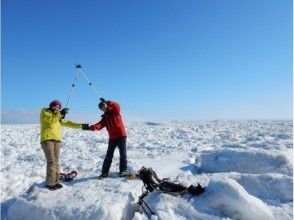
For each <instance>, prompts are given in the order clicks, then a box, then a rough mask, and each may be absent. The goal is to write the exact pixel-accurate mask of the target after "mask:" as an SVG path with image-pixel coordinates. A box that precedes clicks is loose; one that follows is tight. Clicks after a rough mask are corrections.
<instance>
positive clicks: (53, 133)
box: [40, 108, 82, 142]
mask: <svg viewBox="0 0 294 220" xmlns="http://www.w3.org/2000/svg"><path fill="white" fill-rule="evenodd" d="M61 118H62V116H61V114H60V113H59V112H58V113H56V114H54V113H53V112H52V111H50V110H49V109H47V108H43V109H42V110H41V113H40V125H41V142H42V141H47V140H55V141H61V126H65V127H70V128H82V124H76V123H73V122H71V121H68V120H66V119H61Z"/></svg>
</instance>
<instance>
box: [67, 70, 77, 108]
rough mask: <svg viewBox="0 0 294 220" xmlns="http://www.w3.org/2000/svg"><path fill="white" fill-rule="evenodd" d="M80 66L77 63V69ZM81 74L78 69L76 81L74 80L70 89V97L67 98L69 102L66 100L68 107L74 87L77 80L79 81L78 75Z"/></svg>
mask: <svg viewBox="0 0 294 220" xmlns="http://www.w3.org/2000/svg"><path fill="white" fill-rule="evenodd" d="M77 68H78V65H76V69H77ZM78 75H79V72H78V71H76V75H75V78H74V81H73V83H72V85H71V90H70V94H69V96H68V99H67V102H66V106H65V107H66V108H67V106H68V103H69V100H70V98H71V95H72V92H73V88H74V87H75V82H76V81H77V76H78Z"/></svg>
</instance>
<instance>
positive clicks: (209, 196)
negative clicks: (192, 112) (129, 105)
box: [0, 121, 293, 220]
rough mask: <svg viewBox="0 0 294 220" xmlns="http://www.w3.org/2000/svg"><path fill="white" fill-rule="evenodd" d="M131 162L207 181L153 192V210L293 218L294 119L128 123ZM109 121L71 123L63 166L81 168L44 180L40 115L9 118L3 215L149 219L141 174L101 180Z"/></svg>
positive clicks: (186, 215)
mask: <svg viewBox="0 0 294 220" xmlns="http://www.w3.org/2000/svg"><path fill="white" fill-rule="evenodd" d="M126 127H127V131H128V140H127V148H128V169H129V171H136V170H138V169H140V168H141V166H145V167H152V168H153V170H155V171H156V173H157V174H158V175H159V177H160V178H165V177H169V178H170V179H171V180H177V181H179V182H181V183H182V184H184V185H186V186H188V185H191V184H193V185H197V183H200V184H201V185H202V186H205V187H206V191H205V192H204V193H203V194H201V195H200V196H198V197H193V198H192V199H191V200H190V201H188V199H187V198H186V197H174V196H171V195H167V194H161V193H158V192H153V193H151V194H150V195H149V196H147V197H146V198H145V201H146V203H147V204H148V205H149V206H150V207H151V208H152V210H153V211H154V212H155V215H154V216H152V217H151V218H152V219H205V220H206V219H254V220H256V219H262V220H263V219H267V220H269V219H285V220H287V219H289V220H290V219H293V212H292V210H293V141H292V140H293V136H292V135H293V126H292V121H207V122H203V121H202V122H199V121H195V122H176V121H175V122H162V123H159V124H158V123H153V122H148V123H143V122H136V123H135V122H132V123H127V126H126ZM107 141H108V136H107V134H106V132H105V131H103V132H91V131H81V130H75V129H67V128H64V129H63V143H62V149H61V158H60V162H61V167H62V170H63V171H65V172H66V171H70V170H77V171H78V176H77V178H76V179H75V180H74V181H72V182H69V183H64V187H63V188H62V189H60V190H56V191H49V190H47V189H46V188H44V185H45V183H44V179H45V170H46V161H45V159H44V154H43V152H42V149H41V147H40V144H39V125H2V127H1V155H0V156H1V173H0V175H1V176H0V178H1V219H22V220H23V219H62V220H64V219H75V220H76V219H83V220H84V219H111V220H113V219H134V220H142V219H148V217H147V215H146V214H144V212H143V211H142V210H141V209H140V208H139V209H138V205H137V201H138V196H140V195H141V193H142V186H143V183H142V181H141V180H139V179H136V180H128V179H126V178H118V177H117V172H118V165H119V154H118V150H116V152H115V156H114V160H113V163H112V167H111V170H110V177H109V178H107V179H104V180H98V179H97V176H98V174H99V173H100V169H101V167H102V163H103V159H104V156H105V153H106V149H107Z"/></svg>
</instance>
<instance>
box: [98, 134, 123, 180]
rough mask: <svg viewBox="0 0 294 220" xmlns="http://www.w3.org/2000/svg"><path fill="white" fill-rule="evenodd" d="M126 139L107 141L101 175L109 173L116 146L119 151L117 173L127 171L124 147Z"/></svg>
mask: <svg viewBox="0 0 294 220" xmlns="http://www.w3.org/2000/svg"><path fill="white" fill-rule="evenodd" d="M126 142H127V137H120V138H116V139H113V140H109V142H108V149H107V153H106V157H105V159H104V162H103V167H102V173H105V174H107V173H108V172H109V169H110V166H111V162H112V158H113V153H114V150H115V148H116V146H118V149H119V155H120V158H119V171H120V172H124V171H126V170H127V147H126Z"/></svg>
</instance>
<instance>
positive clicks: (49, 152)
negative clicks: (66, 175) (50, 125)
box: [41, 141, 60, 186]
mask: <svg viewBox="0 0 294 220" xmlns="http://www.w3.org/2000/svg"><path fill="white" fill-rule="evenodd" d="M41 146H42V149H43V151H44V154H45V157H46V160H47V172H46V182H47V185H50V186H52V185H55V184H57V183H59V172H60V171H59V153H60V142H57V141H44V142H42V143H41Z"/></svg>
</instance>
